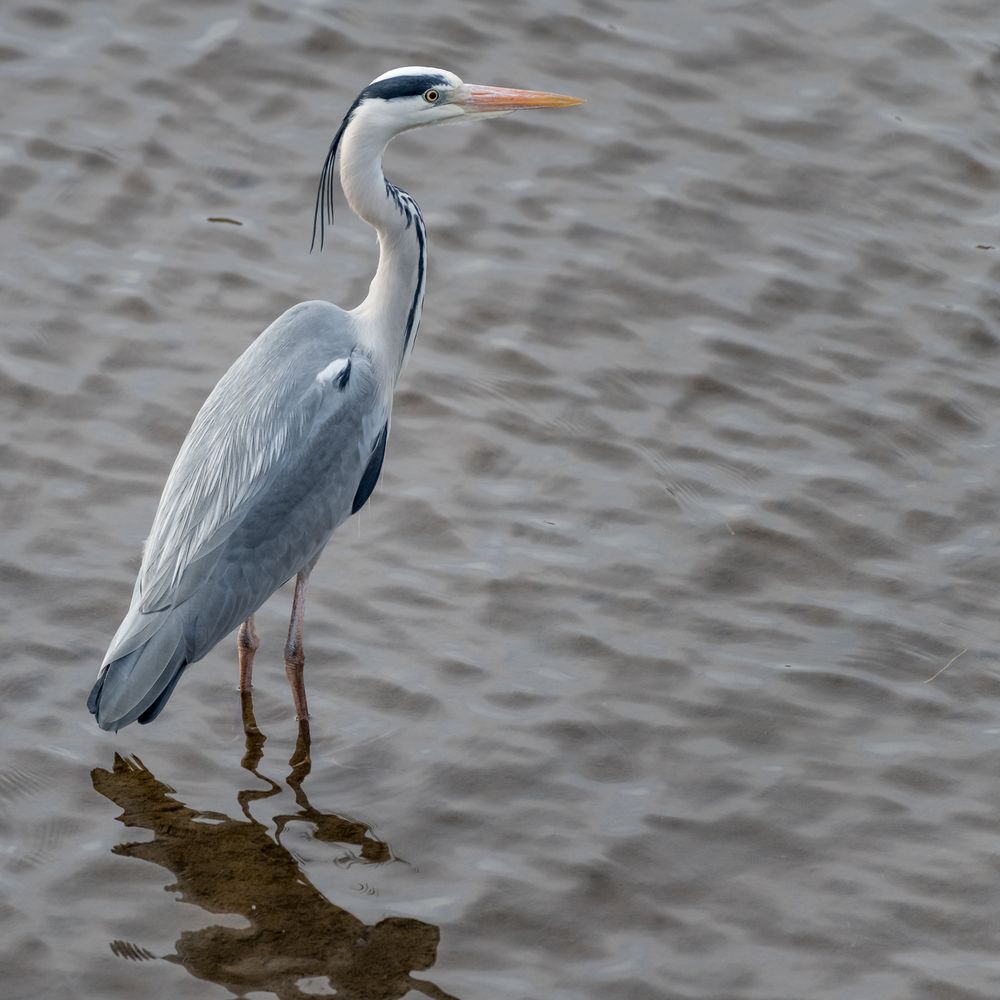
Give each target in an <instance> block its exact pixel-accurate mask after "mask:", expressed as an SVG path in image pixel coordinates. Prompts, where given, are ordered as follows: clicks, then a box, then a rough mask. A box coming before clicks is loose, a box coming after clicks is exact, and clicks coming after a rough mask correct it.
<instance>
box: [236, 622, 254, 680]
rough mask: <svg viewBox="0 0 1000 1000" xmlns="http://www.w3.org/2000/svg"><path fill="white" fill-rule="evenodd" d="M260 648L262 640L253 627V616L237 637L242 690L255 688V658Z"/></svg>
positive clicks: (241, 627) (242, 626)
mask: <svg viewBox="0 0 1000 1000" xmlns="http://www.w3.org/2000/svg"><path fill="white" fill-rule="evenodd" d="M259 647H260V638H259V637H258V635H257V633H256V631H255V630H254V627H253V615H250V617H249V618H247V620H246V621H245V622H244V623H243V624H242V625H241V626H240V631H239V634H238V635H237V636H236V649H237V651H238V652H239V657H240V690H241V691H249V690H250V688H251V687H253V658H254V655H255V654H256V652H257V650H258V648H259Z"/></svg>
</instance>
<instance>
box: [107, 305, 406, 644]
mask: <svg viewBox="0 0 1000 1000" xmlns="http://www.w3.org/2000/svg"><path fill="white" fill-rule="evenodd" d="M322 306H326V304H321V303H304V304H303V305H301V306H297V307H295V309H293V310H290V311H289V313H286V314H285V316H283V317H281V318H280V319H279V320H277V321H276V322H275V323H274V324H272V327H270V328H269V329H268V330H267V331H265V332H264V333H263V334H261V336H260V337H259V338H258V339H257V341H255V342H254V344H253V345H252V346H251V347H250V348H249V349H248V350H247V351H246V352H245V353H244V354H243V355H242V356H241V357H240V359H239V360H238V361H237V362H236V364H234V365H233V367H232V368H231V369H230V370H229V372H227V373H226V375H225V376H223V378H222V379H221V380H220V382H219V384H218V385H217V386H216V388H215V389H214V390H213V391H212V393H211V395H210V396H209V398H208V399H207V400H206V401H205V405H204V406H203V407H202V409H201V411H200V412H199V413H198V416H197V417H196V418H195V421H194V424H193V425H192V428H191V431H190V432H189V434H188V436H187V438H186V440H185V441H184V444H183V445H182V447H181V451H180V453H179V454H178V456H177V460H176V462H175V463H174V467H173V469H172V470H171V473H170V476H169V478H168V480H167V483H166V485H165V487H164V490H163V495H162V496H161V498H160V503H159V506H158V508H157V512H156V517H155V519H154V522H153V527H152V530H151V532H150V535H149V538H148V539H147V542H146V546H145V549H144V554H143V563H142V567H141V569H140V573H139V579H138V581H137V585H136V590H135V594H134V595H133V605H132V608H131V609H130V614H129V615H128V616H127V617H126V620H125V621H124V622H123V623H122V627H121V629H119V633H118V634H117V635H116V636H115V639H114V640H113V641H112V644H111V648H110V649H109V650H108V655H107V657H106V658H105V662H108V661H109V660H111V659H113V658H114V657H120V656H123V655H125V654H126V653H128V652H130V651H131V650H132V649H135V648H137V647H138V646H139V645H141V644H142V643H143V642H145V641H146V639H147V638H148V637H149V634H150V633H151V632H152V631H155V630H156V629H157V628H158V620H160V619H162V615H161V614H158V613H157V612H164V611H167V610H168V609H171V608H177V607H178V606H179V605H182V604H184V603H185V602H187V601H189V600H191V598H192V597H193V596H194V595H195V594H199V593H201V592H203V591H205V590H206V589H207V590H208V591H215V592H214V593H212V594H211V595H207V594H205V593H201V597H202V599H203V601H204V599H205V598H206V597H208V596H210V599H208V600H207V601H204V603H205V609H206V615H205V616H204V617H210V618H211V620H212V623H213V625H214V626H215V627H212V628H209V627H207V624H206V622H202V623H201V624H200V625H199V624H198V622H197V618H198V616H197V614H195V615H194V624H192V625H191V626H190V629H189V630H191V629H193V631H194V632H195V633H197V638H196V636H195V635H190V636H189V638H188V646H189V654H190V658H191V659H192V660H193V659H197V658H199V657H200V656H201V655H204V653H205V652H207V648H203V647H204V646H205V644H206V643H207V644H208V648H210V647H211V645H214V642H215V641H217V639H218V637H221V636H218V637H216V636H215V633H216V632H217V631H218V630H219V628H222V627H223V626H224V625H225V624H227V623H228V620H229V619H231V618H232V617H233V616H234V615H238V616H243V617H245V615H246V614H250V613H252V612H253V611H254V610H256V608H257V607H259V605H260V604H261V603H263V601H264V600H266V599H267V597H268V596H269V595H270V594H271V593H272V592H273V591H274V590H275V589H276V588H277V587H279V586H280V585H281V584H282V583H283V582H284V581H285V580H286V579H288V577H289V576H290V575H293V574H294V573H295V572H297V571H298V569H300V568H301V567H302V566H304V565H305V564H307V563H308V562H309V561H310V560H312V559H313V558H315V557H316V556H317V555H318V554H319V552H320V551H322V548H323V546H324V545H325V544H326V542H327V541H328V540H329V537H330V535H331V534H332V532H333V530H334V529H335V528H336V527H337V525H338V524H339V523H341V522H342V521H343V520H345V519H346V518H347V517H348V516H350V514H351V513H352V506H353V504H354V501H355V498H356V496H357V494H358V490H359V488H360V485H361V482H362V480H363V478H364V477H365V471H366V469H368V468H369V466H370V464H371V461H372V455H373V451H376V450H377V449H378V447H379V443H380V441H381V442H382V446H383V447H384V435H385V428H386V425H387V420H388V413H387V406H386V404H385V403H384V402H383V400H384V398H385V394H384V392H382V391H381V389H382V387H381V386H380V384H379V381H378V379H377V376H376V372H375V369H374V367H373V365H372V362H371V359H370V358H369V357H368V356H367V355H366V354H365V353H364V352H363V351H361V350H359V348H358V347H357V343H356V339H355V337H354V335H353V330H352V329H351V327H350V324H349V322H348V321H347V318H346V317H345V315H344V314H343V313H341V312H340V310H337V309H336V307H333V306H326V308H325V309H323V308H321V307H322ZM220 589H221V591H222V592H218V591H220ZM195 603H198V602H195ZM249 605H253V606H252V607H250V609H249V610H248V611H246V610H245V608H246V607H247V606H249ZM244 612H245V613H244ZM231 627H232V626H231V625H230V626H228V627H226V628H225V629H224V631H223V632H222V634H225V632H227V631H229V628H231ZM199 647H202V648H199Z"/></svg>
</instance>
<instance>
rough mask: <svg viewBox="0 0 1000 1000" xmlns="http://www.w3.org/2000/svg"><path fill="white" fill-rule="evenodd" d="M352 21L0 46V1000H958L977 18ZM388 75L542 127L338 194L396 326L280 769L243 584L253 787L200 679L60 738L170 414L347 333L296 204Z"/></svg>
mask: <svg viewBox="0 0 1000 1000" xmlns="http://www.w3.org/2000/svg"><path fill="white" fill-rule="evenodd" d="M399 6H400V5H398V4H392V5H388V4H386V5H381V4H367V5H354V6H350V5H348V6H346V7H345V6H344V5H334V4H332V3H326V4H303V5H296V6H295V9H294V10H286V7H288V8H291V7H292V5H285V4H279V3H277V2H258V3H254V4H250V5H245V4H239V3H234V2H226V0H220V2H214V3H211V4H204V3H185V4H173V5H165V4H162V3H152V2H146V0H140V2H136V3H134V4H125V3H110V2H107V3H101V2H81V3H77V4H73V5H55V4H52V5H43V4H39V3H36V2H20V0H13V2H12V3H11V4H8V5H7V6H6V7H5V9H4V11H3V12H2V14H0V25H2V27H0V81H2V85H3V86H2V93H3V102H2V104H0V218H2V226H3V237H4V238H3V240H2V251H0V252H2V257H0V306H2V315H3V317H4V322H3V337H2V353H0V386H2V393H0V407H2V417H3V423H4V427H5V430H6V433H5V435H4V441H3V461H2V464H0V469H2V483H3V493H2V496H3V526H4V533H3V539H2V542H0V546H2V548H0V570H2V572H0V581H2V584H3V600H2V602H0V621H2V622H3V626H4V632H3V634H4V636H5V639H6V647H7V655H6V658H5V661H4V664H3V667H2V669H0V977H2V978H0V981H2V987H0V993H2V994H3V995H4V996H5V997H8V998H14V1000H27V998H36V997H37V998H43V997H44V998H52V997H63V996H65V997H69V996H72V997H75V998H91V997H93V998H98V997H100V998H104V997H135V996H139V995H149V996H170V997H179V998H185V997H198V998H202V997H226V996H232V995H234V994H237V995H238V994H241V993H245V994H246V995H247V996H254V997H258V996H259V997H266V996H269V995H277V996H281V997H299V996H304V995H315V994H324V993H325V994H328V995H329V994H331V993H332V991H333V990H337V991H338V993H337V995H339V996H352V997H359V998H360V997H366V998H368V997H371V998H389V997H393V998H395V997H403V996H414V997H416V996H420V995H424V996H429V997H448V996H451V997H461V998H463V1000H468V998H473V997H491V998H499V1000H508V998H509V1000H522V998H532V1000H535V998H537V1000H542V998H545V1000H564V998H565V1000H571V998H582V997H594V998H597V997H601V998H605V997H628V998H635V1000H646V998H678V1000H679V998H684V1000H729V998H732V1000H799V998H802V997H810V998H823V1000H857V998H867V997H880V998H882V997H885V998H918V1000H919V998H928V1000H930V998H933V1000H941V998H946V1000H948V998H956V1000H958V998H960V1000H971V998H995V997H996V996H997V995H998V994H1000V947H998V944H1000V941H998V939H1000V923H998V918H997V913H998V912H1000V861H998V858H1000V833H998V828H1000V824H998V819H997V814H998V810H1000V784H998V782H997V777H996V776H997V769H998V764H1000V753H998V749H1000V697H998V696H1000V665H998V662H997V657H996V652H995V650H996V647H997V634H998V626H997V619H998V614H997V612H998V608H1000V598H998V596H997V594H998V586H997V584H998V581H1000V555H998V554H997V553H998V551H1000V547H998V540H1000V539H998V532H997V527H996V520H997V516H996V515H997V510H998V506H1000V472H998V467H1000V462H998V441H1000V433H998V432H1000V295H998V294H997V287H998V278H1000V268H998V263H997V261H998V254H1000V231H998V227H1000V126H998V120H1000V119H998V116H997V111H998V105H1000V90H998V87H1000V58H998V56H997V52H998V51H1000V48H998V46H1000V24H998V22H997V20H996V17H995V16H993V15H995V5H994V4H993V3H992V2H989V0H979V2H976V0H968V2H961V3H959V2H950V3H949V2H944V0H936V2H929V0H924V2H921V0H915V2H911V3H907V4H905V5H903V4H894V3H888V2H875V0H868V2H864V0H839V2H836V3H834V2H832V0H831V2H823V0H786V2H774V3H769V2H761V3H753V4H733V3H723V2H707V3H701V4H688V3H679V2H668V0H648V2H640V0H635V2H630V3H628V4H625V3H612V2H604V0H592V2H568V0H566V2H555V0H553V2H549V3H537V4H527V3H513V4H503V5H498V4H495V3H487V2H485V0H473V2H470V3H467V4H463V5H456V4H453V3H446V2H444V0H427V2H425V3H422V4H419V5H414V6H413V7H412V8H409V7H408V8H406V9H405V11H402V12H401V11H400V10H399V9H398V8H399ZM393 8H396V9H393ZM414 62H416V63H428V64H431V65H443V66H447V67H449V68H453V69H455V70H456V71H457V72H459V73H460V74H461V75H463V76H465V77H466V78H467V79H470V80H473V81H476V82H484V83H497V84H503V85H511V86H526V87H538V88H545V89H553V90H561V91H564V92H568V93H573V94H578V95H580V96H583V97H586V98H587V100H588V102H589V103H588V104H587V105H586V106H585V107H584V108H581V109H574V110H573V111H565V112H558V113H552V114H544V115H543V114H537V115H533V116H532V115H528V114H525V115H523V116H520V117H517V116H515V117H513V118H509V119H505V120H504V121H501V122H490V123H486V124H483V125H479V126H477V127H475V128H474V129H473V128H468V129H438V130H430V131H426V132H421V133H416V134H412V135H408V136H406V137H404V138H402V139H400V140H399V142H398V143H396V145H394V146H393V148H392V150H391V152H390V155H389V156H388V159H387V169H388V172H389V174H390V176H392V177H393V178H394V179H395V180H397V181H398V182H400V183H401V184H403V186H405V187H407V188H408V189H409V190H410V191H411V192H412V193H413V194H414V195H415V196H416V198H417V199H418V201H419V202H420V204H421V206H422V208H423V212H424V216H425V219H426V221H427V225H428V229H429V233H430V248H431V254H432V260H431V272H430V288H429V293H428V298H427V303H426V307H425V310H424V319H423V325H422V329H421V334H420V340H419V343H418V345H417V350H416V351H415V353H414V355H413V358H412V360H411V362H410V365H409V367H408V369H407V371H406V372H405V374H404V377H403V380H402V382H401V385H400V390H399V392H398V395H397V400H396V407H395V413H394V422H393V436H392V439H391V440H390V443H389V452H388V459H387V465H386V469H385V472H384V475H383V478H382V482H381V484H380V485H379V488H378V490H377V491H376V493H375V496H374V502H373V503H372V504H371V505H370V506H369V507H368V508H366V509H365V510H364V511H363V512H362V514H361V516H360V518H359V519H355V520H354V521H352V522H350V523H349V524H348V525H345V527H344V528H343V529H342V530H341V532H340V534H339V535H338V536H337V537H336V538H335V540H334V542H333V544H332V545H331V547H330V549H329V551H328V552H327V553H326V555H325V556H324V558H323V560H322V561H321V562H320V565H319V567H318V569H317V571H316V572H315V573H314V575H313V582H312V586H311V591H310V603H309V609H308V619H307V643H308V646H307V651H308V656H309V661H308V665H307V676H308V683H309V696H310V703H311V707H312V710H313V713H314V720H313V723H312V745H311V751H310V755H309V758H308V762H307V760H306V758H305V757H304V753H305V750H304V746H303V745H301V744H299V745H298V746H297V745H296V741H297V736H298V734H297V731H296V725H295V722H294V719H293V713H292V710H291V704H290V698H289V695H288V692H287V688H286V684H285V680H284V672H283V670H282V667H281V645H282V641H283V637H284V629H285V626H286V621H287V617H286V616H287V611H288V604H289V599H290V595H289V593H288V591H287V589H286V590H284V591H282V592H281V593H280V594H279V595H278V596H276V597H275V598H274V599H273V600H272V601H271V602H270V603H269V604H268V605H267V606H266V607H265V609H264V610H263V611H262V613H261V614H260V615H259V617H258V626H259V629H260V631H261V633H262V637H263V646H262V649H261V652H260V654H259V657H258V667H257V670H256V678H255V679H256V689H255V692H254V694H255V710H256V716H257V721H258V723H259V725H260V728H261V730H262V732H263V733H264V734H266V736H267V741H266V744H264V743H262V742H261V741H260V740H259V739H255V740H251V741H250V746H249V747H248V746H246V741H245V739H244V734H243V728H242V724H241V716H240V703H239V699H238V696H237V694H236V692H235V670H236V666H235V655H234V648H233V644H232V643H230V642H227V643H224V644H223V645H221V646H220V647H219V648H217V649H216V650H215V651H214V652H213V653H212V654H211V655H210V656H209V657H207V658H206V659H205V660H204V661H203V662H202V663H201V664H199V665H198V667H197V668H193V669H192V670H191V671H190V672H189V674H188V675H187V676H186V677H185V679H184V682H183V683H182V684H181V685H180V687H179V688H178V690H177V692H176V694H175V695H174V697H173V699H172V700H171V702H170V705H169V706H168V708H167V710H166V711H165V712H164V714H163V716H161V718H160V720H158V722H157V723H156V724H155V725H153V726H150V727H143V728H140V727H130V728H128V729H126V730H124V731H122V732H121V733H119V734H118V735H117V736H111V735H109V734H104V733H101V732H100V731H98V730H97V728H96V726H94V724H93V721H92V719H91V718H90V716H89V715H88V714H87V713H86V710H85V708H84V700H85V697H86V694H87V691H88V690H89V687H90V684H91V681H92V679H93V674H94V671H95V670H96V668H97V665H98V663H99V662H100V657H101V655H102V653H103V651H104V649H105V647H106V645H107V642H108V639H109V637H110V635H111V634H112V633H113V631H114V629H115V628H116V626H117V624H118V621H119V619H120V616H121V614H122V612H123V611H124V609H125V607H126V606H127V603H128V599H129V595H130V592H131V586H132V581H133V578H134V573H135V570H136V568H137V564H138V552H139V548H140V545H141V542H142V539H143V537H144V535H145V533H146V531H147V529H148V527H149V523H150V520H151V517H152V514H153V510H154V508H155V504H156V500H157V497H158V495H159V490H160V487H161V485H162V482H163V480H164V478H165V476H166V473H167V471H168V469H169V467H170V464H171V462H172V460H173V456H174V454H175V453H176V449H177V447H178V445H179V443H180V441H181V439H182V438H183V436H184V433H185V431H186V429H187V427H188V424H189V422H190V420H191V418H192V416H193V414H194V412H195V411H196V410H197V407H198V406H199V405H200V403H201V401H202V399H203V398H204V396H205V395H206V393H207V392H208V390H209V388H210V387H211V386H212V385H213V384H214V382H215V381H216V379H217V378H218V377H219V375H220V374H221V373H222V372H223V371H224V370H225V369H226V367H227V366H228V365H229V363H230V362H231V360H232V359H233V358H235V357H236V355H237V354H238V353H239V352H240V351H241V350H242V349H243V347H244V346H245V345H246V344H247V343H248V342H249V340H250V339H251V338H252V337H253V336H254V335H256V333H257V332H259V330H260V329H261V328H262V327H263V326H264V325H266V323H267V322H269V321H270V320H271V319H272V318H273V317H274V316H276V315H277V314H278V313H279V312H280V311H282V310H283V309H285V308H286V307H287V306H289V305H291V304H293V303H294V302H296V301H299V300H302V299H307V298H315V297H329V298H332V299H334V300H335V301H338V302H340V303H341V304H343V305H353V304H354V303H355V302H357V301H358V300H359V299H360V298H361V297H362V296H363V294H364V291H365V288H366V287H367V281H368V279H369V276H370V273H371V270H372V268H373V265H374V244H373V239H372V236H371V233H370V231H369V230H367V229H366V228H365V227H364V226H363V225H362V224H361V223H359V222H358V221H357V220H355V219H353V218H351V217H350V215H349V213H348V212H347V211H346V208H345V209H343V210H342V211H341V212H340V214H339V216H338V219H337V225H336V229H335V231H334V239H333V241H332V247H329V248H328V250H327V251H326V252H324V253H323V254H321V255H320V254H313V255H312V256H310V255H309V254H308V253H307V250H308V237H309V229H310V224H311V211H312V199H313V195H314V191H315V183H316V180H317V176H318V172H319V168H320V166H321V164H322V160H323V156H324V154H325V150H326V146H327V143H328V142H329V138H330V136H331V134H332V132H333V130H334V129H335V127H336V125H337V123H338V122H339V120H340V117H341V115H342V114H343V111H344V109H345V108H346V106H347V105H348V104H349V102H350V101H351V100H352V99H353V97H354V95H355V94H356V93H357V91H358V90H359V89H360V88H361V86H363V85H364V83H365V82H367V81H368V80H369V79H371V78H372V77H374V76H375V75H377V74H378V73H380V72H382V71H383V70H384V69H387V68H389V67H391V66H394V65H400V64H406V63H414ZM341 204H342V201H341ZM217 218H225V219H230V220H235V221H236V222H238V223H239V225H232V224H226V223H220V222H212V221H210V220H211V219H217ZM290 759H291V760H293V761H294V763H293V764H288V763H286V762H287V761H289V760H290ZM165 890H166V891H165Z"/></svg>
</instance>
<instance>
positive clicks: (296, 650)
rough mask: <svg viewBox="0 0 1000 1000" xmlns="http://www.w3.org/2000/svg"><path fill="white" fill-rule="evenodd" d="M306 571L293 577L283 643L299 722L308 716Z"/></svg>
mask: <svg viewBox="0 0 1000 1000" xmlns="http://www.w3.org/2000/svg"><path fill="white" fill-rule="evenodd" d="M308 581H309V574H308V572H302V573H299V575H298V576H297V577H296V578H295V593H294V595H293V596H292V620H291V621H290V622H289V623H288V642H286V643H285V674H286V675H287V677H288V684H289V686H290V687H291V689H292V699H293V700H294V701H295V718H296V719H298V720H299V721H300V722H301V721H303V720H305V719H308V718H309V706H308V705H307V704H306V685H305V679H304V676H303V675H304V668H305V663H306V654H305V652H304V651H303V649H302V630H303V627H304V626H305V618H306V583H307V582H308Z"/></svg>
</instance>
